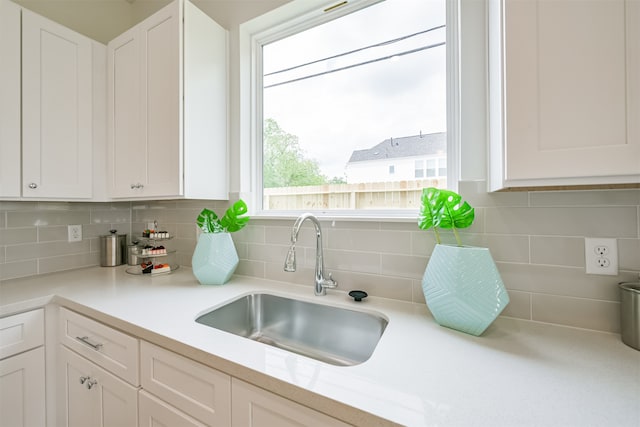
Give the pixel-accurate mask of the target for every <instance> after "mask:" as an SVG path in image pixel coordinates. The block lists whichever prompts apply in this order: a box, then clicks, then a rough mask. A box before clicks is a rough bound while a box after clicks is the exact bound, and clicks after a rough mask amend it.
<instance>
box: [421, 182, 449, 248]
mask: <svg viewBox="0 0 640 427" xmlns="http://www.w3.org/2000/svg"><path fill="white" fill-rule="evenodd" d="M421 200H422V206H421V207H420V213H419V214H418V227H420V228H421V229H423V230H428V229H430V228H433V231H434V233H435V235H436V241H437V242H438V243H440V234H439V233H438V227H439V226H440V222H441V220H442V206H443V205H444V195H443V194H442V193H441V192H440V190H439V189H437V188H435V187H429V188H425V189H423V190H422V197H421Z"/></svg>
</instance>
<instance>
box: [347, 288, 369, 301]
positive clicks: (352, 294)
mask: <svg viewBox="0 0 640 427" xmlns="http://www.w3.org/2000/svg"><path fill="white" fill-rule="evenodd" d="M349 296H350V297H351V298H353V299H354V300H355V301H362V299H363V298H366V297H368V296H369V294H367V293H366V292H365V291H357V290H354V291H351V292H349Z"/></svg>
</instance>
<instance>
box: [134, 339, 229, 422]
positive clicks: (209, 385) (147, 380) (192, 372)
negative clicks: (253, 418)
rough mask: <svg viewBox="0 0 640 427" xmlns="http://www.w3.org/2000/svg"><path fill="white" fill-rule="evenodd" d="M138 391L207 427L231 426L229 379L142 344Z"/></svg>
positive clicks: (220, 373) (190, 361) (164, 351)
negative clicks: (159, 400) (142, 391)
mask: <svg viewBox="0 0 640 427" xmlns="http://www.w3.org/2000/svg"><path fill="white" fill-rule="evenodd" d="M140 353H141V354H140V359H141V361H142V366H141V380H142V388H143V389H145V390H147V391H148V392H150V393H153V394H154V395H156V396H158V397H159V398H161V399H162V400H164V401H165V402H167V403H170V404H171V405H173V406H175V407H176V408H178V409H180V410H181V411H184V412H185V413H187V414H189V415H190V416H191V417H194V418H196V419H197V420H199V421H200V422H202V423H204V424H206V425H209V426H224V425H230V423H231V378H230V377H229V376H228V375H226V374H223V373H222V372H219V371H216V370H215V369H212V368H210V367H208V366H205V365H202V364H200V363H197V362H194V361H193V360H191V359H187V358H185V357H182V356H180V355H178V354H176V353H173V352H171V351H168V350H165V349H163V348H160V347H158V346H155V345H153V344H150V343H147V342H145V341H142V343H141V345H140Z"/></svg>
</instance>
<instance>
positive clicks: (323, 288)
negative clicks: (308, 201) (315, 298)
mask: <svg viewBox="0 0 640 427" xmlns="http://www.w3.org/2000/svg"><path fill="white" fill-rule="evenodd" d="M307 219H308V220H309V221H311V222H312V223H313V225H314V227H315V229H316V277H315V289H314V293H315V294H316V295H326V294H327V288H335V287H336V286H338V282H336V281H335V280H333V278H332V277H331V273H329V278H328V279H326V278H325V277H324V258H323V256H322V229H321V228H320V222H319V221H318V218H316V217H315V216H313V214H310V213H305V214H302V215H300V216H299V217H298V219H296V222H295V223H294V224H293V230H291V247H290V248H289V252H287V258H286V259H285V260H284V271H290V272H291V271H296V241H297V240H298V232H299V231H300V227H301V226H302V223H303V222H305V220H307Z"/></svg>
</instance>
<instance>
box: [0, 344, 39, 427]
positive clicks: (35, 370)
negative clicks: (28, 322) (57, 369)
mask: <svg viewBox="0 0 640 427" xmlns="http://www.w3.org/2000/svg"><path fill="white" fill-rule="evenodd" d="M0 414H1V415H2V417H1V419H2V421H1V422H0V424H2V425H3V426H11V427H19V426H24V427H26V426H44V425H45V377H44V347H39V348H36V349H34V350H31V351H27V352H26V353H21V354H19V355H17V356H13V357H9V358H8V359H4V360H1V361H0Z"/></svg>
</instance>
